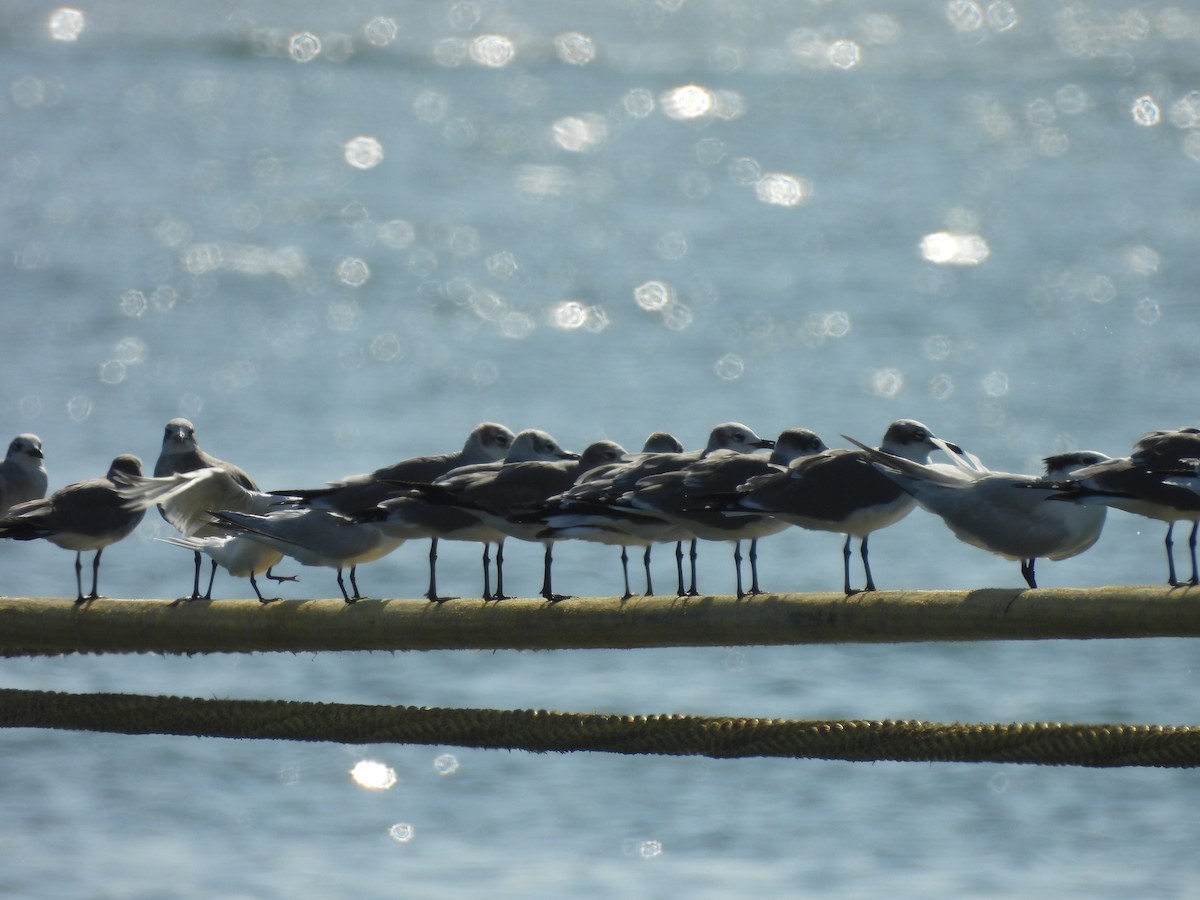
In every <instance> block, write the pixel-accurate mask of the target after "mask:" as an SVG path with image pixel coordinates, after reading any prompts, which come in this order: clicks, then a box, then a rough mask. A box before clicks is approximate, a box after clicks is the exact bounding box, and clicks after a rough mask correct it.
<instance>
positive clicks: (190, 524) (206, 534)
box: [118, 466, 298, 603]
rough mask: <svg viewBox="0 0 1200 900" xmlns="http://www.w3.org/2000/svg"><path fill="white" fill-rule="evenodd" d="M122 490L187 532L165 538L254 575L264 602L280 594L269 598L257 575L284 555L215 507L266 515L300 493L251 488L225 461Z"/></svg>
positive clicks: (240, 574) (137, 481) (237, 572)
mask: <svg viewBox="0 0 1200 900" xmlns="http://www.w3.org/2000/svg"><path fill="white" fill-rule="evenodd" d="M243 474H244V473H243ZM118 491H119V493H120V494H121V496H122V497H124V498H125V499H126V500H127V501H129V502H131V503H133V504H141V505H142V506H143V508H146V507H149V506H152V505H154V504H158V507H159V509H160V510H161V511H162V514H163V517H164V518H165V519H166V520H167V521H168V522H169V523H170V524H171V525H173V526H174V527H175V529H176V530H177V531H179V532H180V534H182V535H183V537H182V538H164V539H163V540H164V542H165V543H168V544H173V545H174V546H177V547H185V548H187V549H189V550H192V551H194V552H198V553H199V552H203V553H206V554H207V555H208V556H209V557H210V558H211V559H212V561H213V562H214V563H215V564H217V565H220V566H221V567H222V568H224V569H225V570H226V571H227V572H229V574H231V575H233V576H234V577H237V578H249V579H250V586H251V587H252V588H254V593H255V596H257V597H258V600H259V602H260V603H269V602H271V600H277V599H279V598H278V597H273V598H267V597H264V596H263V594H262V591H261V590H259V587H258V580H257V577H256V576H257V575H259V574H260V573H262V572H266V571H267V570H268V569H269V568H270V567H271V566H273V565H275V564H276V563H278V562H279V561H280V560H281V559H282V558H283V555H282V554H281V553H280V552H279V551H278V550H275V549H273V548H271V547H269V546H267V545H266V544H264V543H262V542H260V541H255V540H251V539H250V538H247V537H242V536H240V535H237V534H229V533H227V532H225V531H224V530H223V529H222V528H221V527H220V526H219V525H218V524H217V522H216V520H215V519H214V517H213V516H212V514H211V512H210V510H235V511H238V512H245V513H255V514H259V515H265V514H267V513H269V512H271V511H272V510H275V509H279V508H282V507H285V506H289V505H294V504H295V502H297V499H298V498H295V497H287V496H280V495H278V494H264V493H262V492H261V491H257V490H252V489H250V488H247V487H246V486H245V483H244V480H243V479H242V478H239V477H238V475H237V474H236V473H235V472H233V471H231V470H229V469H227V468H225V467H224V466H208V467H205V468H200V469H193V470H191V471H189V472H177V473H175V474H173V475H164V476H160V477H156V478H146V477H141V478H130V479H128V481H127V483H126V484H125V485H124V486H122V487H120V488H119V489H118ZM276 580H282V579H276ZM288 580H295V579H294V577H292V578H289V579H288ZM180 599H181V600H195V599H198V598H197V597H182V598H180Z"/></svg>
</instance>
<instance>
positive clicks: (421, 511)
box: [349, 428, 579, 602]
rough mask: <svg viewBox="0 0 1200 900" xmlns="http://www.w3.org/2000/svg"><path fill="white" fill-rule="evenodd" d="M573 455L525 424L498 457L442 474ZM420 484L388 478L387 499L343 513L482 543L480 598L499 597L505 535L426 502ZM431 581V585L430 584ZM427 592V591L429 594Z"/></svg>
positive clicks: (401, 533)
mask: <svg viewBox="0 0 1200 900" xmlns="http://www.w3.org/2000/svg"><path fill="white" fill-rule="evenodd" d="M578 458H579V454H577V453H572V452H569V451H567V450H564V449H563V448H562V447H561V446H560V445H559V443H558V441H556V440H555V439H554V438H553V437H551V436H550V435H549V434H547V433H546V432H545V431H541V430H540V429H536V428H529V429H526V430H524V431H521V432H519V433H518V434H517V436H516V437H515V438H513V440H512V444H511V446H510V447H509V449H508V453H507V454H506V455H505V457H504V459H503V460H502V461H497V462H489V463H477V464H473V465H466V466H460V467H459V468H457V469H452V470H451V471H449V472H447V473H446V474H445V475H443V476H442V478H441V479H435V482H436V481H439V480H444V479H447V478H450V477H456V476H460V475H461V476H466V475H477V474H480V473H489V472H496V471H498V470H499V469H500V468H501V467H503V466H509V465H516V464H519V463H526V462H537V461H542V462H550V461H554V460H576V459H578ZM421 486H422V483H420V482H411V481H399V482H392V488H393V490H395V491H398V492H400V493H399V495H398V496H395V497H393V498H391V499H389V500H385V501H384V502H382V503H377V504H376V505H375V506H372V507H369V508H366V509H360V510H357V511H355V512H353V513H351V514H350V515H349V518H350V519H351V520H352V521H354V522H359V523H370V524H371V525H372V526H374V527H375V528H378V529H379V530H380V531H382V532H383V533H384V534H386V535H390V536H392V537H395V538H399V539H400V540H410V539H414V538H422V537H430V538H439V539H441V540H452V541H470V542H478V543H481V544H483V599H484V600H502V599H505V595H504V539H505V538H506V537H507V535H506V534H504V533H503V532H501V531H499V530H498V529H496V528H493V527H492V526H491V525H487V524H485V523H484V522H482V521H481V520H480V518H479V516H477V515H476V514H475V513H473V512H470V511H468V510H465V509H461V508H458V507H455V506H449V505H444V504H441V503H436V502H431V501H430V500H428V499H426V498H425V497H424V496H423V495H422V494H421V493H420V492H419V491H418V490H416V489H417V488H420V487H421ZM491 544H496V545H497V546H496V592H495V593H494V594H493V593H492V590H491V556H490V554H489V546H490V545H491ZM431 586H432V585H431ZM431 595H432V596H431ZM426 596H427V597H428V598H429V599H430V600H431V601H434V602H440V601H441V600H443V599H446V598H442V597H439V596H437V593H436V591H430V592H429V593H428V594H427V595H426Z"/></svg>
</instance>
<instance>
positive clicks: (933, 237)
mask: <svg viewBox="0 0 1200 900" xmlns="http://www.w3.org/2000/svg"><path fill="white" fill-rule="evenodd" d="M991 253H992V251H991V248H990V247H988V245H987V241H985V240H984V239H983V238H982V237H981V236H980V235H978V234H961V233H956V232H950V231H937V232H934V233H933V234H927V235H925V237H923V238H921V255H922V256H923V257H925V258H926V259H927V260H929V261H930V262H931V263H935V264H937V265H939V266H945V265H950V266H977V265H979V264H980V263H981V262H983V261H984V260H985V259H987V258H988V257H989V256H990V255H991Z"/></svg>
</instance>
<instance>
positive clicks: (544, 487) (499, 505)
mask: <svg viewBox="0 0 1200 900" xmlns="http://www.w3.org/2000/svg"><path fill="white" fill-rule="evenodd" d="M628 458H629V453H628V452H627V451H626V450H625V448H624V447H622V446H621V445H620V444H617V443H615V442H613V441H597V442H596V443H594V444H591V445H589V446H588V447H587V448H586V449H585V450H584V452H583V453H582V454H581V455H580V456H579V457H578V458H577V459H573V460H572V459H563V460H556V461H553V462H519V463H510V464H504V465H501V466H498V467H496V468H487V467H479V466H476V467H468V469H467V470H465V471H462V472H452V473H450V474H449V475H448V476H446V477H445V478H441V479H439V480H438V481H435V482H434V483H433V484H429V485H418V486H416V490H418V491H419V492H420V493H421V494H422V495H423V496H424V497H425V498H426V500H428V501H429V502H432V503H441V504H445V505H448V506H451V507H453V508H456V509H461V510H464V511H466V512H469V513H471V514H472V515H474V516H475V517H476V518H477V519H478V520H479V521H480V523H481V524H482V525H483V526H484V527H485V528H489V527H490V528H492V529H494V532H493V533H494V534H495V535H498V536H499V537H498V539H497V540H495V541H494V542H495V543H501V544H502V543H503V540H504V538H506V537H516V538H519V539H521V540H527V541H540V542H541V543H542V544H543V545H544V547H545V556H544V561H543V572H542V590H541V596H542V597H544V598H545V599H546V600H548V601H550V602H551V603H557V602H558V601H560V600H565V599H567V598H568V595H565V594H556V593H554V590H553V587H552V583H551V568H552V564H553V547H554V543H555V541H556V540H557V539H558V538H557V537H555V536H552V535H544V534H542V532H543V531H544V528H545V525H544V523H543V521H542V519H541V516H542V514H543V507H544V505H545V503H546V501H547V500H548V499H549V498H551V497H553V496H554V495H556V494H560V493H562V492H563V491H564V490H566V489H567V488H568V487H570V486H571V485H572V484H573V483H574V482H575V481H576V479H577V478H578V477H579V476H580V475H581V474H583V473H585V472H587V471H589V470H591V469H594V468H595V467H597V466H601V465H610V464H613V463H617V462H621V461H624V460H627V459H628ZM496 559H497V595H498V596H495V597H494V599H497V600H499V599H502V598H503V590H502V586H501V584H500V581H499V565H500V555H499V551H497V557H496Z"/></svg>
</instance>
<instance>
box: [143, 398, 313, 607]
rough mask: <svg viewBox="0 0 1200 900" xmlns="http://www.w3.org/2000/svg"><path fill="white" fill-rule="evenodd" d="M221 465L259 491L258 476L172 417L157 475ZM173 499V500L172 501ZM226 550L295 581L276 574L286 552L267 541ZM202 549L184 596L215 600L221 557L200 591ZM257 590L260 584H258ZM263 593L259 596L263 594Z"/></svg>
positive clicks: (203, 532) (246, 564)
mask: <svg viewBox="0 0 1200 900" xmlns="http://www.w3.org/2000/svg"><path fill="white" fill-rule="evenodd" d="M214 466H216V467H220V468H222V469H224V470H225V471H226V472H228V473H229V475H230V476H231V477H232V478H233V479H234V480H235V481H236V482H237V483H238V484H240V485H241V486H242V487H243V488H245V489H246V490H248V491H257V490H258V485H256V484H255V483H254V480H253V479H252V478H251V477H250V476H249V475H247V474H246V472H245V471H244V470H243V469H242V468H240V467H239V466H235V465H234V464H233V463H229V462H225V461H224V460H221V459H217V457H215V456H213V455H212V454H210V453H205V452H204V451H203V450H201V449H200V445H199V444H198V443H197V442H196V428H195V426H193V425H192V423H191V422H189V421H188V420H187V419H172V420H171V421H170V422H168V423H167V427H166V429H165V430H164V431H163V441H162V450H161V451H160V452H159V454H158V461H157V462H155V464H154V475H155V477H164V476H167V475H176V474H178V473H181V472H195V471H196V470H198V469H207V468H211V467H214ZM168 502H169V501H168ZM159 512H161V513H162V516H163V518H164V519H166V520H167V521H168V522H170V521H171V513H170V511H169V510H168V509H167V508H166V507H165V506H164V507H160V509H159ZM227 536H228V533H227V532H225V531H223V530H221V529H218V528H216V527H209V528H202V529H199V530H197V531H196V532H194V533H193V534H191V535H189V536H188V537H192V538H205V537H227ZM222 548H223V550H222V552H223V553H225V554H234V553H236V554H238V555H239V557H240V558H241V559H242V560H243V562H242V565H241V567H240V568H241V569H247V568H248V569H249V570H250V571H252V572H262V571H265V572H266V575H267V577H268V578H270V579H271V580H272V581H295V580H296V578H295V576H293V575H287V576H281V575H272V574H271V567H272V566H274V565H276V564H277V563H278V562H279V561H280V560H281V559H283V556H282V555H281V554H280V553H279V552H278V551H276V550H273V549H271V548H270V547H267V546H265V545H263V544H254V545H251V546H230V545H229V543H228V542H224V543H223V544H222ZM200 553H201V551H200V550H199V549H197V550H196V551H195V554H196V573H195V577H194V579H193V581H192V594H191V596H190V597H181V598H180V599H181V600H200V599H204V600H211V599H212V588H213V579H214V578H215V577H216V574H217V560H216V558H215V557H214V558H213V559H212V569H211V571H210V572H209V574H208V589H207V590H206V591H205V592H204V594H203V595H202V594H201V593H200ZM256 590H257V587H256ZM261 596H262V595H261V594H260V595H259V597H260V598H261Z"/></svg>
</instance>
